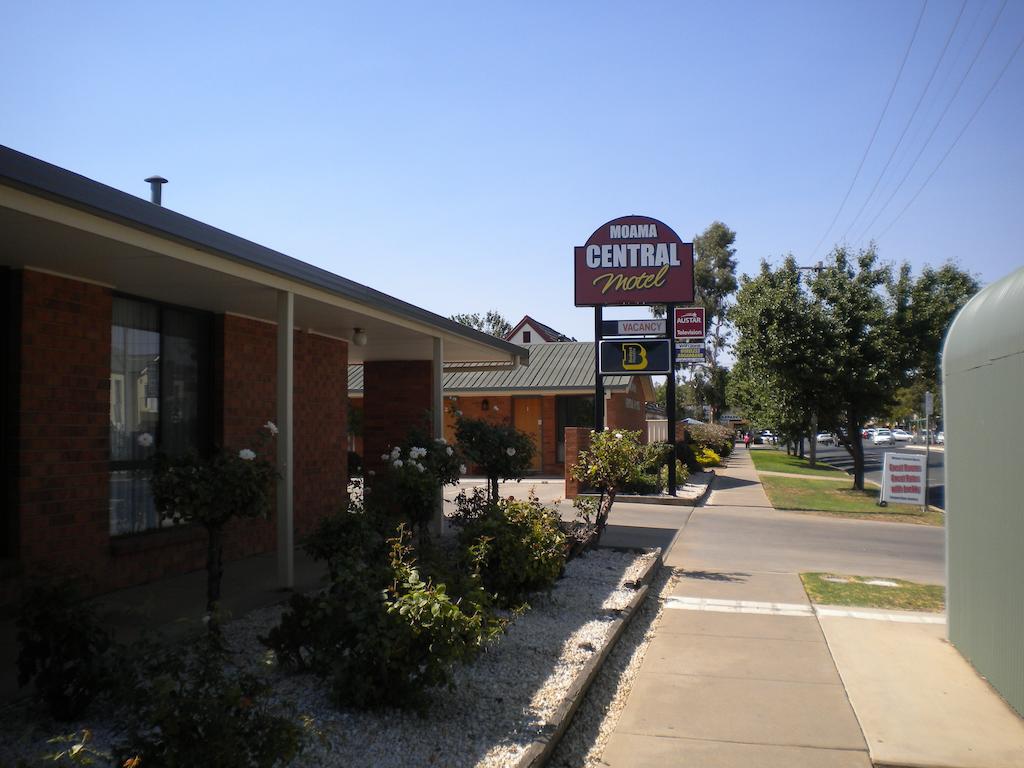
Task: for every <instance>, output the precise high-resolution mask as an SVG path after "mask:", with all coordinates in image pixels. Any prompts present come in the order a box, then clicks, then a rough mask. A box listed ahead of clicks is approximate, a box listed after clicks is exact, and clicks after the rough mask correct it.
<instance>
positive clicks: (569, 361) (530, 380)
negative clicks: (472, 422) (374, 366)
mask: <svg viewBox="0 0 1024 768" xmlns="http://www.w3.org/2000/svg"><path fill="white" fill-rule="evenodd" d="M521 346H523V347H525V348H526V349H527V350H529V352H530V365H529V367H528V368H523V367H520V368H515V369H513V370H498V371H465V372H458V373H448V374H445V377H444V391H445V392H446V393H450V394H453V395H454V394H471V393H477V392H479V393H488V394H490V393H495V392H510V393H514V394H515V393H527V392H549V393H556V392H557V393H571V392H579V393H580V394H584V393H586V392H593V391H594V342H592V341H570V342H557V343H554V344H550V343H549V344H522V345H521ZM632 378H633V377H631V376H606V377H605V379H604V386H605V389H609V390H614V389H629V385H630V381H631V380H632ZM348 390H349V394H361V393H362V391H363V366H361V365H350V366H349V367H348Z"/></svg>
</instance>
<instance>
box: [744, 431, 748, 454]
mask: <svg viewBox="0 0 1024 768" xmlns="http://www.w3.org/2000/svg"><path fill="white" fill-rule="evenodd" d="M743 444H744V445H745V446H747V450H748V451H749V450H750V433H749V432H747V434H745V435H744V436H743Z"/></svg>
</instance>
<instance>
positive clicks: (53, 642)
mask: <svg viewBox="0 0 1024 768" xmlns="http://www.w3.org/2000/svg"><path fill="white" fill-rule="evenodd" d="M17 630H18V631H17V640H18V648H19V651H18V684H19V685H21V686H24V685H27V684H28V683H29V682H31V681H33V680H34V681H35V686H36V692H37V694H38V695H39V697H40V698H41V699H42V700H43V701H44V702H45V704H46V706H47V708H48V709H49V711H50V714H51V715H53V717H54V718H55V719H57V720H62V721H67V720H74V719H76V718H78V717H79V716H80V715H81V714H82V713H84V712H85V710H86V709H87V708H88V706H89V704H90V703H91V702H92V700H93V699H94V698H95V697H96V696H97V695H98V694H99V693H100V692H101V691H103V690H104V689H106V688H108V687H109V686H110V684H111V677H110V675H111V667H110V662H109V659H108V657H107V651H108V649H109V648H110V645H111V639H110V635H109V633H108V632H107V631H106V630H105V629H103V627H101V626H100V623H99V621H98V619H97V618H96V613H95V611H94V610H93V609H92V608H91V607H90V606H89V605H87V604H86V603H85V602H83V601H82V599H81V597H80V596H79V595H78V594H77V592H76V591H75V590H74V589H73V588H72V587H71V586H69V585H67V584H49V585H37V586H34V587H31V588H29V589H28V590H27V591H26V593H25V596H24V599H23V600H22V603H21V608H20V611H19V614H18V618H17Z"/></svg>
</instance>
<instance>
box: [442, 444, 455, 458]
mask: <svg viewBox="0 0 1024 768" xmlns="http://www.w3.org/2000/svg"><path fill="white" fill-rule="evenodd" d="M444 450H445V453H447V454H448V455H449V456H451V455H452V454H454V453H455V451H453V450H452V447H451V446H450V445H449V446H446V447H445V449H444Z"/></svg>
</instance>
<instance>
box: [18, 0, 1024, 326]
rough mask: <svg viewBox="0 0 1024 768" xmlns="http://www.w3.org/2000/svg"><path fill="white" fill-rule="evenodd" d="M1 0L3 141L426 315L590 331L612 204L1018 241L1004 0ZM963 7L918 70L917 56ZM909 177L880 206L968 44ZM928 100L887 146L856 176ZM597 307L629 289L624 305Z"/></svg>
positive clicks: (904, 246)
mask: <svg viewBox="0 0 1024 768" xmlns="http://www.w3.org/2000/svg"><path fill="white" fill-rule="evenodd" d="M1002 5H1003V0H968V2H967V3H966V6H964V3H963V0H929V2H928V4H927V7H926V8H925V12H924V15H923V17H922V18H921V24H920V28H919V30H918V32H917V36H916V39H915V40H914V44H913V47H912V48H911V51H910V55H909V58H908V59H907V63H906V67H905V69H904V71H903V73H902V76H901V78H900V81H899V83H898V85H897V88H896V90H895V92H894V94H893V97H892V101H891V103H890V105H889V108H888V110H887V112H886V115H885V118H884V120H883V121H882V122H881V125H880V127H879V130H878V134H877V137H876V139H875V142H874V144H873V146H872V149H871V151H870V152H869V153H868V155H867V159H866V161H865V163H864V167H863V170H862V171H861V173H860V176H859V178H858V181H857V183H856V184H855V185H854V187H853V191H852V193H851V194H850V198H849V201H848V202H847V203H846V205H845V207H844V209H843V210H842V212H841V213H840V216H839V218H838V220H837V223H836V226H835V227H833V228H832V230H831V231H830V232H829V233H828V236H827V237H826V238H825V240H824V244H823V245H822V246H821V247H820V248H818V250H817V251H815V246H816V245H817V244H818V242H819V241H821V240H822V237H823V236H824V235H825V233H826V228H827V227H828V226H829V223H830V222H831V221H832V219H833V217H834V216H835V214H836V211H837V209H838V208H839V205H840V202H841V201H842V199H843V197H844V195H845V194H846V191H847V189H848V188H849V187H850V183H851V181H852V180H853V178H854V173H855V171H856V169H857V166H858V163H859V162H860V160H861V157H862V156H863V155H864V152H865V149H866V148H867V146H868V141H869V139H870V138H871V136H872V132H873V131H874V129H875V126H876V124H877V123H878V120H879V116H880V115H881V114H882V110H883V107H884V106H885V103H886V99H887V96H888V95H889V92H890V89H891V88H892V85H893V82H894V80H895V78H896V74H897V71H898V69H899V67H900V62H901V60H902V59H903V56H904V52H905V51H906V49H907V45H908V43H909V41H910V39H911V35H912V32H913V30H914V28H915V24H916V22H917V19H918V17H919V15H920V13H921V8H922V4H921V3H920V2H917V0H906V1H903V0H900V1H899V2H892V1H889V2H846V3H838V2H775V3H766V2H730V3H719V2H706V3H691V2H667V3H643V2H633V3H591V2H587V3H582V2H581V3H568V2H565V3H552V2H522V3H514V4H513V3H505V4H497V3H479V2H477V3H468V2H467V3H451V2H436V1H435V2H431V3H422V2H420V3H401V2H394V3H388V4H380V3H368V4H360V5H355V4H349V3H337V2H323V3H311V2H310V3H294V4H288V5H286V4H284V3H260V2H246V3H234V4H231V3H212V2H202V3H193V2H185V0H179V2H176V3H171V4H155V3H137V2H132V3H118V2H104V3H99V2H94V3H85V2H63V3H57V2H42V1H41V2H33V3H27V2H25V3H16V4H13V3H9V4H7V5H6V7H5V9H4V11H3V12H2V22H3V23H0V72H3V75H2V76H0V104H2V107H0V143H3V144H6V145H8V146H10V147H13V148H14V149H17V150H19V151H22V152H26V153H28V154H31V155H34V156H36V157H39V158H42V159H44V160H47V161H49V162H52V163H55V164H57V165H60V166H62V167H65V168H68V169H70V170H73V171H75V172H78V173H81V174H83V175H85V176H88V177H90V178H93V179H96V180H98V181H101V182H103V183H105V184H109V185H111V186H114V187H117V188H118V189H122V190H125V191H128V192H131V193H133V194H138V195H140V196H146V195H147V194H148V188H147V185H146V184H144V182H143V179H144V178H145V177H146V176H149V175H151V174H154V173H159V174H162V175H164V176H166V177H167V178H169V179H170V183H169V184H168V185H167V186H166V187H165V191H164V203H165V204H166V205H167V206H168V207H170V208H173V209H175V210H177V211H179V212H181V213H184V214H186V215H189V216H192V217H195V218H197V219H200V220H202V221H205V222H208V223H210V224H213V225H214V226H218V227H221V228H223V229H226V230H228V231H230V232H233V233H235V234H238V235H241V236H243V237H246V238H249V239H251V240H255V241H256V242H259V243H261V244H263V245H267V246H269V247H272V248H276V249H278V250H280V251H283V252H285V253H287V254H289V255H291V256H295V257H297V258H300V259H303V260H305V261H308V262H311V263H313V264H316V265H318V266H321V267H324V268H326V269H328V270H331V271H332V272H336V273H338V274H341V275H344V276H345V277H348V278H351V279H353V280H356V281H359V282H362V283H365V284H367V285H370V286H372V287H374V288H377V289H379V290H383V291H385V292H387V293H390V294H392V295H394V296H397V297H399V298H401V299H404V300H406V301H410V302H412V303H414V304H418V305H420V306H423V307H426V308H427V309H430V310H432V311H434V312H437V313H439V314H443V315H449V314H451V313H454V312H473V311H477V312H483V311H485V310H487V309H491V308H494V309H498V310H499V311H500V312H502V313H503V314H504V315H506V316H507V317H508V318H509V319H510V320H511V321H512V322H515V321H516V320H518V319H519V317H521V316H522V315H523V314H530V315H532V316H534V317H536V318H537V319H538V320H541V321H542V322H545V323H547V324H549V325H552V326H554V327H555V328H558V329H559V330H561V331H563V332H565V333H568V334H570V335H574V336H576V337H577V338H581V339H583V338H592V334H593V313H592V311H591V310H590V309H585V308H576V307H574V306H573V289H572V269H571V264H572V262H571V259H572V248H573V246H574V245H580V244H582V243H583V242H584V241H585V240H586V239H587V237H588V236H589V235H590V233H591V232H592V231H593V230H594V229H595V228H597V227H598V226H599V225H600V224H602V223H603V222H605V221H607V220H609V219H613V218H616V217H618V216H622V215H626V214H642V215H648V216H653V217H655V218H658V219H661V220H662V221H664V222H665V223H667V224H669V225H670V226H672V227H673V228H674V229H675V230H676V231H677V232H678V233H679V234H680V235H681V236H683V237H684V238H686V239H690V238H691V237H692V236H693V235H694V234H697V233H699V232H700V231H702V230H703V229H704V228H705V227H706V226H707V225H708V224H710V223H711V222H712V221H713V220H715V219H719V220H721V221H724V222H725V223H726V224H728V225H729V226H730V227H732V228H733V229H734V230H736V232H737V241H736V247H737V249H738V250H737V256H738V259H739V263H740V269H741V271H744V272H748V273H752V272H755V271H756V270H757V268H758V264H759V262H760V260H761V259H762V258H774V259H778V258H779V257H780V256H782V255H784V254H786V253H789V252H792V253H794V254H795V255H796V256H797V258H798V260H799V261H800V262H801V263H811V262H812V260H813V261H816V260H817V259H819V258H823V257H824V256H825V255H826V253H827V251H828V250H829V249H830V248H831V246H832V245H833V244H834V243H835V242H837V241H838V240H839V239H840V238H841V237H842V236H843V235H844V234H846V236H847V239H848V240H849V242H850V244H851V245H856V244H857V243H858V242H859V241H860V240H859V238H860V235H861V232H862V231H864V232H865V235H864V240H863V241H860V242H863V243H866V241H867V239H868V238H870V237H875V238H877V239H878V245H879V251H880V254H881V256H882V258H883V259H885V260H887V261H891V262H899V261H904V260H906V261H909V262H910V263H911V264H912V265H914V267H915V269H920V268H921V267H922V266H923V265H926V264H933V265H938V264H940V263H942V262H944V261H946V260H948V259H955V260H957V261H958V262H959V263H960V265H961V266H962V267H964V268H966V269H969V270H970V271H972V272H974V273H976V274H977V275H978V276H979V277H980V278H981V279H982V280H983V281H984V282H990V281H992V280H995V279H997V278H999V277H1001V276H1003V275H1005V274H1007V273H1009V272H1011V271H1013V270H1015V269H1018V268H1020V267H1021V266H1022V265H1024V248H1022V246H1021V243H1022V241H1024V142H1022V140H1021V137H1022V136H1024V129H1022V127H1021V126H1022V125H1024V51H1022V52H1019V53H1018V54H1017V56H1016V58H1015V59H1013V60H1012V63H1011V64H1010V66H1009V68H1008V69H1007V70H1006V71H1005V74H1004V75H1003V77H1002V80H1001V81H1000V82H999V84H998V86H997V87H996V88H995V90H993V91H992V92H991V95H990V96H989V97H988V100H987V102H985V104H984V106H983V108H982V109H981V110H980V112H978V113H977V116H976V117H975V119H974V121H973V122H972V123H971V124H970V126H969V127H968V128H967V130H966V132H964V133H963V135H962V136H961V138H960V139H959V142H958V143H957V144H956V146H955V148H954V149H953V150H952V152H950V154H949V155H948V157H947V158H946V160H945V162H944V163H943V165H942V166H941V167H940V168H939V170H938V172H937V173H935V175H934V176H933V177H932V178H931V180H930V181H929V182H928V183H927V185H925V186H924V188H923V190H922V191H921V192H920V194H919V196H918V197H917V199H916V200H915V202H914V204H913V205H912V206H911V207H910V208H909V209H907V210H906V212H905V213H904V214H903V215H902V216H901V217H900V218H899V219H898V220H897V221H896V223H895V224H892V221H893V220H894V219H895V218H896V216H897V214H899V213H900V211H901V210H902V209H903V207H904V206H905V204H906V202H907V201H908V200H909V199H910V198H911V196H912V195H913V194H914V193H915V192H917V190H918V189H919V188H920V187H921V185H922V184H923V183H924V182H925V179H926V178H927V177H928V175H929V174H930V173H931V172H932V170H933V169H934V168H935V166H936V164H937V163H938V162H939V160H940V158H941V157H942V156H943V154H944V153H946V152H947V150H949V148H950V146H952V145H953V142H954V140H955V139H956V137H957V135H958V134H959V133H960V132H961V130H962V129H963V127H964V125H965V124H966V123H967V121H968V119H969V118H970V116H971V114H972V113H973V112H974V111H975V109H976V108H977V106H978V105H979V103H981V101H982V98H983V97H984V96H985V94H986V92H987V91H988V90H989V88H990V87H991V85H992V83H993V82H995V80H996V77H997V75H998V74H999V72H1000V70H1001V69H1002V68H1003V66H1004V65H1005V64H1006V62H1007V61H1008V60H1010V56H1011V54H1012V53H1013V51H1014V50H1015V48H1016V47H1017V46H1018V44H1019V42H1020V40H1021V38H1022V35H1024V3H1020V2H1018V0H1009V2H1008V3H1006V5H1005V7H1004V8H1003V10H1002V13H1001V15H1000V16H999V18H998V21H997V22H996V24H995V26H994V28H993V31H992V32H991V35H990V37H989V39H988V41H987V43H986V45H985V46H984V47H983V48H982V47H981V43H982V40H983V39H984V37H985V34H986V32H987V31H988V29H989V28H990V27H991V26H992V23H993V20H994V19H996V16H997V13H998V12H999V10H1000V7H1001V6H1002ZM961 7H963V8H964V10H963V13H962V17H961V19H960V23H959V25H958V26H957V28H956V31H955V33H954V34H953V36H952V38H950V43H949V46H948V49H947V52H946V56H945V58H944V59H942V61H941V63H940V64H939V65H938V68H937V69H935V67H936V63H937V62H938V61H939V55H940V52H941V51H942V48H943V45H944V43H945V41H946V39H947V37H948V36H949V35H950V31H951V30H952V29H953V25H954V21H955V20H956V19H957V17H958V14H960V11H961ZM979 50H980V51H981V52H980V54H979V55H978V58H977V60H976V63H975V64H974V66H973V67H972V68H971V69H970V72H969V74H968V76H967V78H966V79H965V80H964V81H963V85H962V87H961V89H960V91H959V94H958V95H957V98H956V99H955V100H954V101H953V102H952V104H951V106H950V107H949V109H948V112H947V113H946V116H945V119H944V120H943V122H942V123H941V124H939V127H938V128H937V129H936V130H935V133H934V136H933V138H932V139H931V142H930V143H929V144H928V145H927V146H925V148H924V151H923V152H921V158H920V160H919V162H918V165H917V166H916V167H915V168H914V169H913V170H911V171H910V173H909V175H907V181H906V182H905V184H904V186H903V188H902V189H900V190H899V191H898V192H897V193H896V194H895V196H893V197H892V202H890V203H889V205H888V206H887V207H886V208H885V209H884V210H882V211H881V213H880V215H878V217H877V220H876V221H875V224H874V225H872V226H870V227H869V226H868V224H869V223H870V222H871V221H872V219H874V218H875V214H876V211H878V210H879V208H880V207H881V204H882V203H883V202H884V201H885V200H886V199H887V198H889V196H890V191H891V190H892V189H893V188H894V187H895V185H896V182H897V181H899V179H900V178H901V177H902V176H903V175H904V173H905V172H906V169H907V168H908V167H909V166H910V163H911V161H912V160H913V158H914V157H915V156H916V155H917V154H918V153H919V151H921V148H922V146H924V142H925V139H926V137H927V136H928V135H929V133H930V132H931V131H932V126H933V125H934V123H935V121H936V120H937V118H938V117H939V115H940V114H941V113H942V111H943V109H944V108H945V105H946V103H947V102H948V100H949V98H950V96H951V95H952V94H953V92H954V91H955V89H956V88H957V84H958V83H959V82H960V81H961V78H962V77H963V76H964V73H965V72H967V70H968V65H969V64H970V62H971V61H972V59H973V58H974V56H975V53H976V52H977V51H979ZM933 70H934V71H935V76H934V82H933V84H932V86H931V88H930V89H929V91H928V92H927V93H926V94H925V96H924V98H923V100H921V106H920V108H919V110H918V112H917V115H916V118H915V120H914V121H913V122H911V123H910V127H909V129H908V130H907V131H906V136H905V138H904V139H903V143H902V146H901V147H900V148H899V151H898V152H896V154H895V155H894V159H893V161H892V167H891V168H890V170H889V172H888V174H886V175H885V176H883V177H882V178H881V182H880V183H879V185H878V192H876V194H875V197H874V198H873V201H872V202H869V204H868V205H867V207H866V208H865V213H864V214H863V215H862V216H861V217H859V219H858V220H857V221H853V220H854V215H855V214H856V213H857V211H858V210H859V209H860V208H861V206H862V205H863V204H864V203H865V200H866V199H867V196H868V192H869V190H870V189H871V188H872V186H873V185H874V184H875V181H876V179H878V178H879V174H880V172H881V171H882V169H883V166H884V164H885V163H886V160H887V159H888V157H889V156H890V154H891V153H892V151H893V148H894V146H895V145H896V142H897V139H898V138H899V136H900V134H901V132H903V130H904V126H905V125H907V121H908V119H909V118H910V117H911V114H912V111H913V110H914V107H915V104H917V103H918V101H919V98H920V96H921V93H922V90H923V89H924V87H925V84H926V82H927V81H928V79H929V76H931V74H932V72H933ZM607 314H608V315H609V316H615V315H617V316H622V317H628V316H644V315H645V314H646V312H645V311H643V310H638V309H629V310H617V311H614V312H609V313H607Z"/></svg>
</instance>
